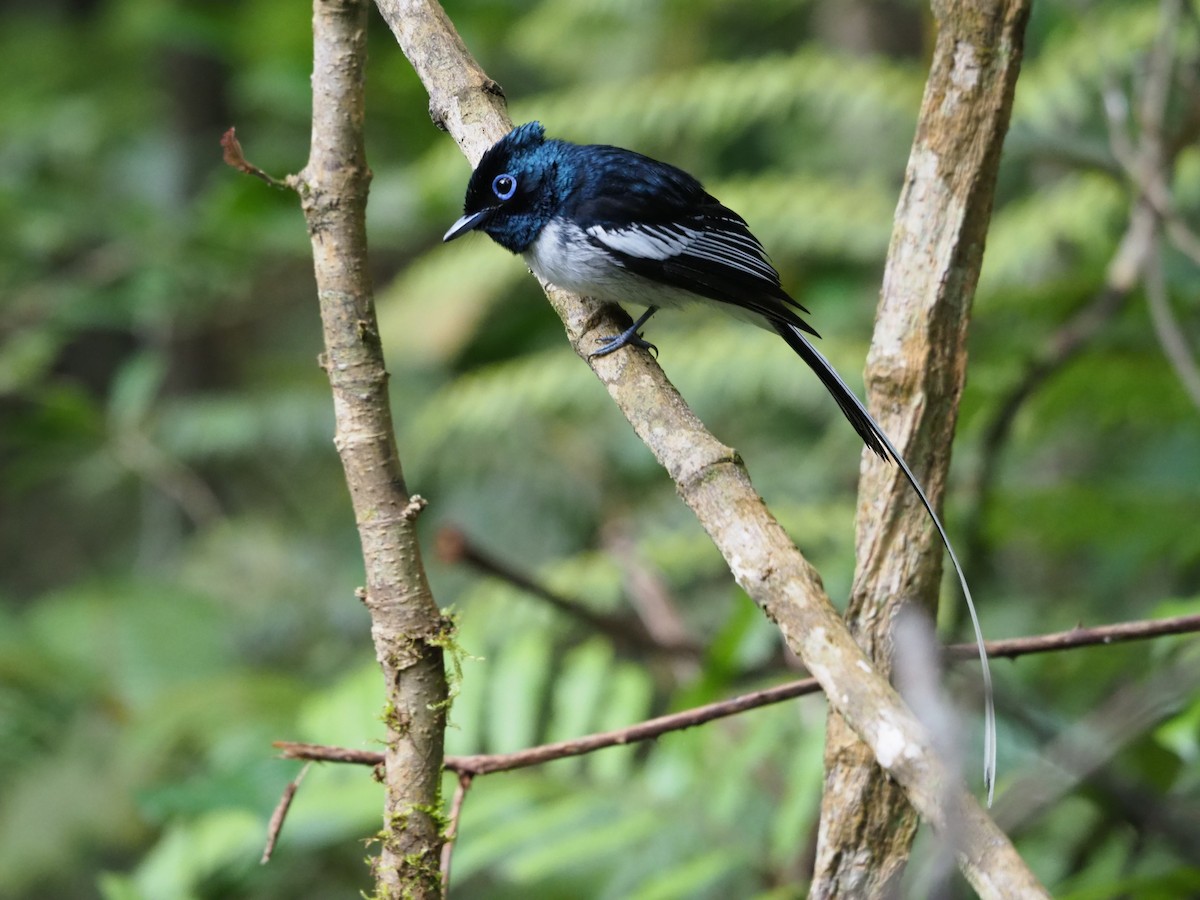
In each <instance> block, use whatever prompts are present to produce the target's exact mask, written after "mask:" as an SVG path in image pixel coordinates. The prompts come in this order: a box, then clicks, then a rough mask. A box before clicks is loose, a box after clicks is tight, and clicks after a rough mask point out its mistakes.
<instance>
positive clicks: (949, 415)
mask: <svg viewBox="0 0 1200 900" xmlns="http://www.w3.org/2000/svg"><path fill="white" fill-rule="evenodd" d="M933 11H934V16H935V18H936V20H937V26H938V35H937V43H936V46H935V48H934V54H933V61H932V63H931V66H930V73H929V78H928V80H927V82H926V86H925V95H924V98H923V100H922V103H921V112H920V116H919V118H918V123H917V132H916V136H915V137H914V139H913V146H912V150H911V152H910V155H909V161H908V170H907V172H906V174H905V182H904V188H903V191H902V192H901V195H900V201H899V205H898V207H897V210H896V219H895V226H894V229H893V231H892V240H891V245H890V247H889V248H888V259H887V266H886V269H885V271H884V277H883V286H882V290H881V293H880V301H879V311H878V317H877V321H876V327H875V335H874V338H873V340H872V343H871V351H870V354H869V356H868V359H867V372H866V382H867V386H868V389H869V393H870V397H869V399H870V400H871V402H872V405H873V406H874V407H875V408H876V409H877V411H878V412H877V415H878V418H879V422H880V424H881V425H882V426H883V428H884V430H885V431H886V432H887V433H888V434H889V435H891V436H892V439H893V441H894V442H895V443H896V444H897V446H898V447H899V448H900V449H901V452H902V453H903V454H904V455H905V457H906V458H907V459H908V460H909V463H910V464H911V466H912V468H913V471H914V472H915V473H916V475H917V477H918V478H919V479H920V481H921V482H922V483H923V484H924V486H925V490H926V493H927V494H928V496H929V498H930V501H931V502H932V503H933V504H934V505H935V507H940V505H941V498H942V494H943V491H944V488H945V484H946V475H947V472H948V470H949V466H950V449H951V446H952V443H953V437H954V426H955V422H956V419H957V416H958V399H959V396H960V395H961V393H962V387H963V383H964V380H965V377H966V362H967V357H966V336H967V326H968V323H969V320H970V310H971V304H972V301H973V299H974V294H975V286H976V284H977V283H978V280H979V270H980V266H981V264H982V259H983V247H984V242H985V240H986V236H987V230H988V226H989V224H990V221H991V213H992V203H993V197H994V191H995V183H996V174H997V171H998V169H999V161H1000V151H1001V147H1002V145H1003V141H1004V135H1005V133H1006V131H1007V130H1008V123H1009V118H1010V114H1011V111H1012V98H1013V93H1014V90H1015V88H1016V82H1017V75H1018V73H1019V70H1020V61H1021V55H1022V46H1023V41H1024V33H1025V23H1026V20H1027V19H1028V14H1029V0H990V2H989V0H974V2H967V0H960V2H948V0H944V2H938V0H935V2H934V3H933ZM898 476H899V473H898V472H897V470H895V469H883V468H880V467H878V466H872V465H864V466H863V468H862V472H861V480H860V486H859V506H858V516H857V520H856V524H857V532H858V533H857V543H856V550H857V554H856V555H857V569H856V572H855V580H854V585H853V588H852V590H851V596H850V602H849V605H848V607H847V612H846V618H847V621H848V622H849V625H850V630H851V632H852V634H854V636H855V638H856V640H857V641H858V643H859V644H861V645H862V646H863V647H864V648H865V649H866V650H867V652H868V653H869V654H870V655H871V656H872V657H873V658H874V659H875V661H876V665H877V666H879V667H880V668H881V669H882V670H883V671H884V672H885V673H886V672H887V671H889V670H890V667H891V664H890V660H891V656H892V654H891V641H892V636H891V629H892V623H893V621H894V618H895V615H896V613H897V612H898V611H899V609H900V608H901V607H902V606H904V605H905V604H907V603H916V604H919V605H921V606H923V607H924V608H925V609H926V610H927V611H928V612H929V613H930V615H931V616H932V615H933V614H934V613H935V612H936V608H937V596H938V586H939V583H940V580H941V563H942V552H943V551H942V547H941V545H940V543H939V541H938V537H937V534H936V532H935V531H934V529H933V528H932V527H931V526H930V523H929V521H928V519H927V517H926V515H925V512H924V510H923V509H922V507H921V505H920V503H919V501H918V499H917V498H916V497H915V496H914V494H913V492H912V491H911V490H909V487H908V485H907V484H906V483H905V481H904V479H903V478H901V477H898ZM839 712H840V711H836V710H835V711H833V712H831V714H830V717H829V727H828V730H827V732H826V743H825V772H826V778H825V791H824V794H823V796H822V809H821V825H820V829H819V831H820V835H821V839H820V843H819V846H818V850H817V861H816V869H815V873H814V879H813V885H812V888H811V896H813V897H836V896H869V897H874V896H880V895H882V894H885V893H887V892H888V890H889V886H890V885H894V884H895V883H897V882H898V879H899V877H900V876H901V874H902V873H903V871H904V866H905V864H906V863H907V860H908V854H909V850H910V848H911V844H912V839H913V837H914V835H915V833H916V827H917V819H916V816H915V814H914V813H913V811H912V810H911V809H910V808H909V804H908V802H907V801H906V798H905V793H906V792H903V791H901V790H900V788H899V787H898V786H897V785H896V784H895V783H894V782H892V781H890V780H888V779H887V778H885V777H884V776H883V773H882V772H881V771H880V769H879V767H878V765H877V764H876V757H877V754H876V753H874V752H872V750H871V749H869V748H868V747H866V746H864V745H863V743H862V742H860V741H859V740H858V736H857V735H855V734H854V733H852V729H851V728H847V727H846V726H847V723H846V722H844V721H843V716H841V715H840V714H838V713H839ZM908 800H909V801H913V805H914V806H915V805H916V803H915V800H914V798H913V797H912V796H911V794H910V796H909V797H908ZM951 805H952V804H951ZM921 812H922V814H923V815H924V814H925V813H924V811H923V810H922V811H921ZM951 830H952V831H954V830H955V829H951ZM952 837H953V840H954V841H959V840H962V834H961V833H959V834H956V835H952ZM967 855H969V851H968V852H967ZM968 875H969V872H968ZM976 888H977V889H979V890H980V893H984V891H983V890H982V889H981V888H980V886H979V885H978V883H977V884H976ZM1017 893H1021V892H1019V891H1018V892H1017Z"/></svg>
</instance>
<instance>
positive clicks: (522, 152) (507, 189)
mask: <svg viewBox="0 0 1200 900" xmlns="http://www.w3.org/2000/svg"><path fill="white" fill-rule="evenodd" d="M559 143H560V142H558V141H547V140H546V130H545V129H544V128H542V126H541V123H540V122H527V123H526V124H524V125H521V126H519V127H517V128H514V129H513V130H512V131H510V132H509V133H508V134H506V135H505V136H504V137H502V138H501V139H500V140H499V141H497V142H496V143H495V144H493V145H492V146H491V147H489V148H488V150H487V152H486V153H484V154H483V158H482V159H480V160H479V165H478V166H477V167H476V168H475V171H474V172H472V173H471V181H470V182H469V183H468V184H467V197H466V200H465V201H464V202H463V216H462V218H460V219H459V220H458V221H457V222H455V223H454V224H453V225H452V226H451V227H450V230H449V231H447V232H446V234H445V236H444V237H443V238H442V240H443V241H452V240H454V239H455V238H457V237H461V236H462V235H464V234H466V233H467V232H468V231H483V232H486V233H487V234H488V235H490V236H491V238H492V240H494V241H496V243H498V244H500V245H502V246H504V247H506V248H508V249H509V250H511V251H512V252H513V253H521V252H523V251H525V250H527V249H528V248H529V245H530V244H532V243H533V241H534V239H536V238H537V236H538V234H539V232H541V230H542V228H543V227H544V226H545V225H546V223H547V222H549V221H550V217H551V215H552V214H553V212H554V209H555V207H556V205H557V203H558V198H559V195H560V190H561V177H560V172H559V166H558V162H559V160H558V157H559V153H558V145H559Z"/></svg>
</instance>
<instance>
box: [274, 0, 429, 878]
mask: <svg viewBox="0 0 1200 900" xmlns="http://www.w3.org/2000/svg"><path fill="white" fill-rule="evenodd" d="M366 26H367V2H366V0H314V16H313V36H314V65H313V143H312V150H311V155H310V157H309V161H308V165H307V166H306V167H305V169H304V171H303V172H301V173H300V175H299V176H297V177H296V178H295V179H293V180H292V183H293V185H294V186H295V187H296V188H297V189H298V190H299V192H300V196H301V199H302V202H303V206H304V215H305V218H306V219H307V221H308V231H309V234H310V236H311V238H312V247H313V262H314V266H315V270H316V278H317V292H318V296H319V300H320V305H321V321H322V324H323V326H324V332H325V353H324V354H323V356H322V365H323V367H324V369H325V371H326V373H327V374H328V375H329V382H330V386H331V387H332V388H333V402H334V414H335V417H336V422H337V434H336V437H335V444H336V445H337V449H338V453H339V454H340V456H341V459H342V465H343V468H344V469H345V472H346V483H347V485H348V486H349V488H350V499H351V502H352V503H353V506H354V515H355V519H356V521H357V523H358V532H359V540H360V542H361V544H362V551H363V560H364V562H365V565H366V579H367V580H366V588H365V590H364V591H363V592H362V598H363V600H364V602H365V603H366V605H367V609H368V610H369V611H370V613H371V636H372V638H373V639H374V642H375V653H376V656H377V657H378V659H379V664H380V666H381V667H382V669H383V676H384V681H385V685H386V690H387V709H386V712H385V714H384V721H385V723H386V725H387V748H386V752H385V763H384V766H385V774H384V787H385V789H386V796H385V801H384V804H385V805H384V827H383V831H382V835H381V838H382V849H381V851H380V854H379V858H378V859H377V860H376V863H375V878H376V896H377V897H380V898H398V897H405V898H422V897H440V896H441V894H442V888H441V876H440V872H439V864H440V858H441V846H442V833H441V822H442V817H441V811H440V807H441V800H440V796H439V789H440V783H441V765H442V740H443V735H444V731H445V726H446V695H447V691H446V678H445V671H444V668H443V664H442V645H443V644H444V643H445V640H446V638H447V634H448V626H447V624H446V623H445V621H444V620H443V619H442V617H441V613H440V612H439V610H438V608H437V605H436V604H435V603H434V601H433V597H432V594H431V593H430V590H429V584H428V582H427V581H426V579H425V570H424V567H423V565H422V562H421V552H420V547H419V546H418V544H417V537H416V517H417V514H418V513H419V512H420V510H421V507H422V506H423V504H424V501H422V500H421V498H419V497H410V496H409V494H408V490H407V488H406V487H405V484H404V475H403V473H402V471H401V468H400V457H399V453H398V451H397V448H396V440H395V435H394V430H393V427H392V418H391V411H390V407H389V404H388V389H387V383H388V382H387V371H386V370H385V368H384V362H383V350H382V347H381V345H380V341H379V328H378V325H377V323H376V318H375V305H374V298H373V296H372V288H371V283H370V277H369V275H368V268H367V240H366V227H365V222H366V200H367V188H368V184H369V182H370V178H371V173H370V171H369V169H368V168H367V162H366V155H365V152H364V150H363V136H362V126H363V116H364V112H363V107H364V98H363V68H364V66H365V65H366V56H367V54H366Z"/></svg>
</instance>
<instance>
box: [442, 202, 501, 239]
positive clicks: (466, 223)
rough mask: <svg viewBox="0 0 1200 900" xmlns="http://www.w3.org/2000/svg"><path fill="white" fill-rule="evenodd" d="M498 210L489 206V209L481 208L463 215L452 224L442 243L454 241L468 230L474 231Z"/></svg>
mask: <svg viewBox="0 0 1200 900" xmlns="http://www.w3.org/2000/svg"><path fill="white" fill-rule="evenodd" d="M495 211H496V207H494V206H489V207H488V208H487V209H481V210H479V212H473V213H471V214H469V215H466V216H463V217H462V218H461V219H459V220H458V221H457V222H455V223H454V224H453V225H451V226H450V230H449V231H447V232H446V233H445V234H444V235H443V236H442V243H446V242H448V241H452V240H454V239H455V238H457V237H462V236H463V235H464V234H466V233H467V232H468V231H474V230H475V229H476V228H478V227H479V226H480V225H482V224H483V223H484V222H486V221H487V220H488V219H490V218H491V217H492V213H494V212H495Z"/></svg>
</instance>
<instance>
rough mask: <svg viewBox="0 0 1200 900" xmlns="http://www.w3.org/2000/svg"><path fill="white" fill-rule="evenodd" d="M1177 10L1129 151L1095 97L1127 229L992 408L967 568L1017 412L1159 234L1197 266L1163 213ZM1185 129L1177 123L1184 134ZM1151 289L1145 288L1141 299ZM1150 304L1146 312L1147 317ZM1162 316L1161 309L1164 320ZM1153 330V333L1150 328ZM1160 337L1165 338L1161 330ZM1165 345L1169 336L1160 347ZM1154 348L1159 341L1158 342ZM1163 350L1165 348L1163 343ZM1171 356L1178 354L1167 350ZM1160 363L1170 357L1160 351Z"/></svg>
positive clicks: (1177, 145) (1165, 26)
mask: <svg viewBox="0 0 1200 900" xmlns="http://www.w3.org/2000/svg"><path fill="white" fill-rule="evenodd" d="M1180 7H1181V4H1180V3H1179V0H1163V4H1162V14H1161V20H1160V23H1159V30H1158V36H1157V38H1156V40H1155V45H1154V49H1153V51H1152V52H1151V62H1150V65H1149V68H1148V73H1147V77H1146V80H1145V82H1144V83H1143V85H1142V89H1141V92H1140V95H1139V98H1138V101H1137V103H1136V107H1137V108H1136V119H1137V123H1138V126H1139V129H1140V131H1139V134H1138V138H1137V141H1136V143H1135V141H1134V138H1133V136H1132V134H1131V131H1130V127H1131V123H1130V117H1131V116H1130V106H1131V104H1130V101H1129V98H1128V97H1127V96H1126V95H1125V93H1124V92H1123V91H1122V90H1121V88H1120V87H1119V86H1118V85H1117V84H1116V83H1115V82H1111V81H1110V83H1109V84H1107V85H1106V86H1105V88H1104V91H1103V104H1104V113H1105V120H1106V122H1107V126H1108V138H1109V149H1110V151H1111V152H1112V155H1113V158H1114V159H1116V160H1117V162H1118V163H1119V164H1120V166H1121V168H1122V169H1123V170H1124V171H1125V173H1126V176H1127V177H1128V178H1129V180H1130V181H1131V182H1132V183H1133V185H1134V187H1135V189H1136V191H1137V194H1136V197H1135V200H1134V202H1133V204H1132V206H1131V209H1130V213H1129V223H1128V225H1127V226H1126V228H1125V233H1124V234H1123V235H1122V237H1121V240H1120V241H1119V242H1118V244H1117V249H1116V251H1115V252H1114V253H1113V256H1112V259H1111V261H1110V262H1109V264H1108V268H1107V269H1106V271H1105V278H1104V285H1103V287H1102V288H1101V289H1100V291H1099V292H1098V293H1097V294H1096V296H1095V297H1094V298H1093V300H1092V301H1091V302H1090V303H1088V304H1087V305H1086V306H1084V307H1083V308H1082V309H1081V310H1079V311H1078V312H1077V313H1075V314H1074V315H1073V316H1071V318H1070V319H1068V320H1067V321H1066V322H1065V323H1064V324H1063V325H1061V326H1060V327H1059V328H1058V329H1057V330H1056V331H1055V332H1054V333H1053V334H1051V336H1050V337H1049V338H1048V339H1047V340H1046V341H1045V343H1044V344H1043V345H1042V347H1041V349H1040V350H1039V351H1038V352H1037V353H1036V354H1035V355H1034V357H1033V358H1032V360H1031V361H1030V363H1029V365H1028V367H1027V369H1026V371H1025V375H1024V376H1023V377H1022V379H1021V380H1020V381H1019V382H1018V383H1017V384H1016V385H1015V386H1014V387H1013V388H1012V390H1011V391H1009V393H1008V394H1007V396H1006V397H1005V398H1004V400H1003V401H1002V402H1001V403H1000V405H999V407H998V408H997V411H996V413H995V415H994V416H993V417H992V419H991V422H990V423H989V424H988V426H987V428H986V429H985V431H984V438H983V453H982V456H981V460H980V463H979V469H978V471H977V473H976V476H975V480H974V490H975V502H974V503H972V504H971V507H972V509H973V513H972V516H971V521H970V522H969V523H968V526H967V535H968V550H969V552H968V557H969V559H970V561H971V567H972V568H973V569H975V570H978V569H979V568H981V566H980V562H981V560H982V559H983V556H984V544H983V521H984V519H985V518H986V516H987V511H988V508H989V507H990V505H991V495H992V489H993V485H994V482H995V477H996V472H997V470H998V468H999V460H1000V457H1001V455H1002V454H1003V451H1004V449H1005V447H1006V446H1007V443H1008V436H1009V433H1010V431H1011V429H1012V425H1013V423H1014V421H1015V420H1016V417H1017V414H1018V412H1019V411H1020V410H1021V409H1022V408H1023V407H1024V405H1025V403H1026V402H1027V401H1028V400H1029V398H1030V397H1032V396H1033V395H1034V394H1035V393H1036V392H1037V390H1038V389H1040V388H1041V387H1042V385H1044V384H1045V383H1046V382H1047V381H1048V380H1049V379H1050V378H1051V377H1052V376H1053V375H1055V374H1056V373H1057V372H1059V371H1060V370H1061V369H1063V368H1064V367H1065V366H1066V365H1067V364H1068V363H1070V362H1071V360H1073V359H1074V358H1075V357H1076V355H1078V353H1079V352H1080V351H1081V350H1083V349H1084V348H1085V347H1086V346H1087V345H1088V344H1090V343H1091V342H1092V341H1093V340H1094V339H1095V338H1096V337H1097V336H1098V335H1099V334H1100V333H1101V332H1102V331H1103V329H1104V328H1105V327H1106V326H1107V325H1108V323H1109V322H1111V321H1112V320H1113V319H1114V318H1115V317H1116V315H1117V314H1118V313H1119V312H1120V311H1121V310H1122V309H1124V307H1125V304H1126V302H1127V301H1128V299H1129V297H1130V295H1131V294H1132V292H1133V291H1134V289H1135V288H1136V287H1137V286H1138V284H1139V283H1140V282H1141V281H1142V280H1143V279H1144V278H1146V277H1148V276H1149V275H1150V272H1149V268H1150V260H1151V259H1152V257H1154V256H1155V255H1156V253H1157V245H1158V236H1157V235H1158V231H1159V229H1160V228H1161V227H1163V226H1164V224H1165V227H1166V230H1167V233H1168V236H1170V237H1171V238H1172V241H1173V242H1174V243H1175V244H1176V245H1177V246H1178V247H1179V248H1180V250H1181V251H1182V252H1184V253H1188V254H1189V255H1191V254H1192V253H1194V254H1195V255H1194V256H1193V259H1195V260H1196V261H1197V262H1198V263H1200V239H1197V238H1196V237H1195V235H1194V234H1193V233H1192V232H1191V230H1190V229H1189V228H1188V226H1187V223H1186V222H1184V221H1183V220H1182V219H1181V218H1180V217H1179V216H1178V215H1177V214H1176V213H1175V212H1174V211H1173V210H1172V208H1171V193H1170V188H1169V186H1168V182H1167V175H1166V173H1167V171H1168V170H1169V169H1170V167H1171V165H1172V163H1173V162H1174V158H1175V156H1176V155H1177V154H1178V153H1179V152H1180V151H1181V150H1182V149H1183V148H1184V147H1185V146H1187V144H1186V143H1181V142H1179V141H1175V140H1169V139H1168V137H1167V136H1166V134H1165V128H1166V124H1165V123H1166V115H1167V98H1168V94H1169V92H1170V86H1171V72H1172V70H1173V60H1174V56H1175V42H1176V34H1175V31H1176V29H1177V26H1178V19H1179V15H1180V11H1181V9H1180ZM1191 127H1192V126H1191V125H1190V124H1189V123H1185V129H1189V130H1190V128H1191ZM1150 290H1152V286H1151V285H1150V284H1149V282H1147V291H1148V293H1149V291H1150ZM1150 302H1151V306H1152V309H1151V312H1152V314H1153V313H1154V310H1153V304H1154V301H1153V300H1150ZM1169 314H1170V310H1169V307H1168V308H1167V315H1168V316H1169ZM1156 328H1158V325H1157V323H1156ZM1165 331H1167V332H1170V331H1171V328H1170V325H1169V324H1168V325H1167V326H1166V327H1165ZM1170 339H1171V336H1170V334H1168V336H1167V340H1168V341H1169V340H1170ZM1160 340H1162V335H1161V334H1160ZM1164 349H1165V350H1166V349H1167V347H1166V344H1165V343H1164ZM1174 349H1178V348H1174ZM1167 352H1168V355H1170V353H1171V352H1172V350H1167ZM1180 359H1181V360H1183V367H1182V369H1180V368H1179V364H1178V362H1177V361H1176V360H1174V359H1173V360H1172V364H1173V365H1176V366H1177V371H1180V372H1186V371H1187V369H1188V366H1187V362H1186V360H1188V359H1190V355H1189V354H1188V352H1187V348H1186V346H1184V347H1183V350H1182V355H1181V357H1180ZM1187 377H1188V376H1187V375H1181V379H1183V380H1184V384H1185V388H1186V389H1187V390H1188V391H1189V394H1190V393H1191V386H1190V385H1189V383H1188V382H1187V380H1186V379H1187Z"/></svg>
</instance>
